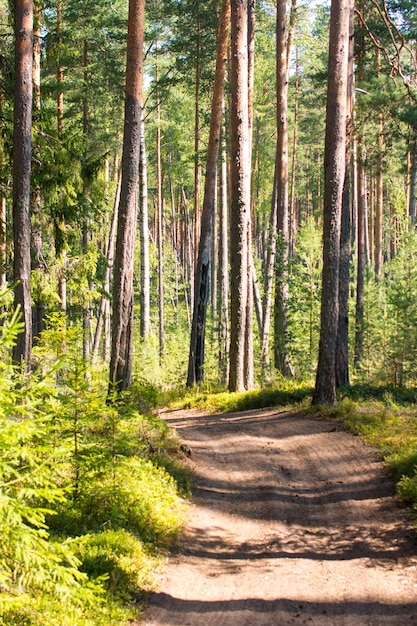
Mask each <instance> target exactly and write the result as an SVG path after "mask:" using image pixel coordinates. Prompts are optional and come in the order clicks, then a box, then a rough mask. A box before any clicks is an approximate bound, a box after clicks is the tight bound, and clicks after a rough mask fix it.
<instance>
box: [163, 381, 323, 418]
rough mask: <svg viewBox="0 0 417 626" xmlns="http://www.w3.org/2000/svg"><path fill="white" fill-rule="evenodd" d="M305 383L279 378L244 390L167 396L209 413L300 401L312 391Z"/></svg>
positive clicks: (174, 403) (176, 403) (175, 402)
mask: <svg viewBox="0 0 417 626" xmlns="http://www.w3.org/2000/svg"><path fill="white" fill-rule="evenodd" d="M312 391H313V389H312V387H311V385H310V384H309V383H306V382H300V381H295V380H282V381H280V382H279V383H276V384H275V385H273V386H270V387H265V388H262V389H255V390H252V391H245V392H234V393H229V392H227V391H220V392H217V393H216V392H210V391H205V390H202V389H198V388H195V389H194V390H192V391H188V392H187V393H186V395H185V396H184V397H182V398H180V399H175V400H171V406H172V407H177V408H180V407H181V408H195V409H204V411H208V412H210V413H216V412H217V413H227V412H231V411H246V410H251V409H260V408H264V407H269V406H285V405H289V404H296V403H301V402H303V401H304V400H305V399H306V398H309V397H310V396H311V394H312Z"/></svg>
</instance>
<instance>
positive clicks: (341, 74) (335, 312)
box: [313, 0, 351, 406]
mask: <svg viewBox="0 0 417 626" xmlns="http://www.w3.org/2000/svg"><path fill="white" fill-rule="evenodd" d="M350 11H351V0H332V5H331V15H330V38H329V73H328V84H327V104H326V136H325V154H324V173H325V178H324V219H323V278H322V283H323V286H322V300H321V326H320V345H319V358H318V365H317V374H316V385H315V390H314V394H313V404H326V405H330V406H332V405H334V404H336V375H335V370H336V368H335V359H336V338H337V329H338V323H339V262H340V231H341V213H342V195H343V185H344V179H345V173H346V106H347V83H348V58H349V31H350V28H349V25H350Z"/></svg>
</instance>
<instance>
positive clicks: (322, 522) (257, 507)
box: [144, 409, 417, 626]
mask: <svg viewBox="0 0 417 626" xmlns="http://www.w3.org/2000/svg"><path fill="white" fill-rule="evenodd" d="M162 417H163V418H164V419H167V420H168V421H169V422H170V424H171V426H172V427H174V428H175V429H177V431H178V433H179V435H180V437H181V439H182V440H183V441H184V442H185V443H187V444H188V445H189V446H190V447H191V449H192V451H193V464H194V469H195V474H196V480H195V485H194V498H193V503H192V504H191V506H190V508H189V511H188V526H187V529H186V532H185V536H184V538H183V540H182V542H181V545H180V547H179V550H178V553H176V554H174V555H172V556H171V557H170V558H169V560H168V562H167V564H166V566H165V567H164V568H163V570H162V572H161V574H160V576H159V579H158V587H157V590H156V592H155V593H153V594H152V595H151V597H150V599H149V606H148V608H147V610H146V612H145V620H144V623H145V624H146V626H168V625H169V626H171V625H177V626H187V625H190V626H203V625H204V626H223V625H224V626H252V625H256V626H273V625H276V626H281V625H282V626H284V625H287V624H296V625H298V624H309V625H312V626H318V625H320V626H335V625H341V624H343V625H346V626H358V625H362V624H363V625H365V624H366V625H375V626H380V625H386V624H390V625H395V626H404V625H405V626H407V625H409V624H410V625H411V624H413V625H417V541H416V535H415V532H414V530H413V524H412V519H411V517H410V515H409V513H407V511H406V510H405V509H404V508H402V507H401V506H400V505H399V502H398V501H397V499H396V498H395V496H394V487H393V483H392V481H391V480H390V478H389V476H388V474H387V472H386V470H385V468H384V466H383V464H382V462H381V461H380V460H379V458H378V456H377V455H376V453H375V452H374V451H372V450H370V449H369V448H368V447H367V446H365V445H364V444H363V443H362V442H361V441H360V440H359V438H357V437H354V436H352V435H351V434H348V433H346V432H344V431H343V430H342V429H340V428H339V427H338V426H337V425H335V423H334V422H331V421H326V420H319V419H317V420H316V419H312V418H311V417H310V418H307V417H305V416H304V415H303V414H302V413H300V412H298V413H297V412H293V411H289V412H288V411H284V410H280V409H268V410H262V411H253V412H245V413H234V414H224V415H210V416H204V415H201V414H193V413H191V412H189V413H185V412H172V413H165V414H163V415H162Z"/></svg>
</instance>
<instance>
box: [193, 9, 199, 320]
mask: <svg viewBox="0 0 417 626" xmlns="http://www.w3.org/2000/svg"><path fill="white" fill-rule="evenodd" d="M196 11H197V15H196V50H195V102H194V259H193V274H194V270H195V269H196V267H197V255H198V242H199V241H200V228H201V215H200V178H201V168H200V78H201V65H200V64H201V50H200V45H201V44H200V0H196ZM193 281H194V275H192V284H194V283H193ZM191 294H192V296H191V306H192V308H193V310H194V292H193V290H191Z"/></svg>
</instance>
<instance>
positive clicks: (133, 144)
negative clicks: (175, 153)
mask: <svg viewBox="0 0 417 626" xmlns="http://www.w3.org/2000/svg"><path fill="white" fill-rule="evenodd" d="M144 9H145V3H144V0H129V16H128V34H127V60H126V92H125V123H124V134H123V156H122V180H121V189H120V204H119V215H118V222H117V238H116V252H115V263H114V272H113V317H112V349H111V359H110V374H109V381H110V391H112V389H113V388H115V390H116V391H123V390H125V389H128V388H129V387H130V385H131V381H132V362H133V260H134V249H135V236H136V217H137V195H138V178H139V153H140V127H141V118H142V70H143V30H144Z"/></svg>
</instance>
